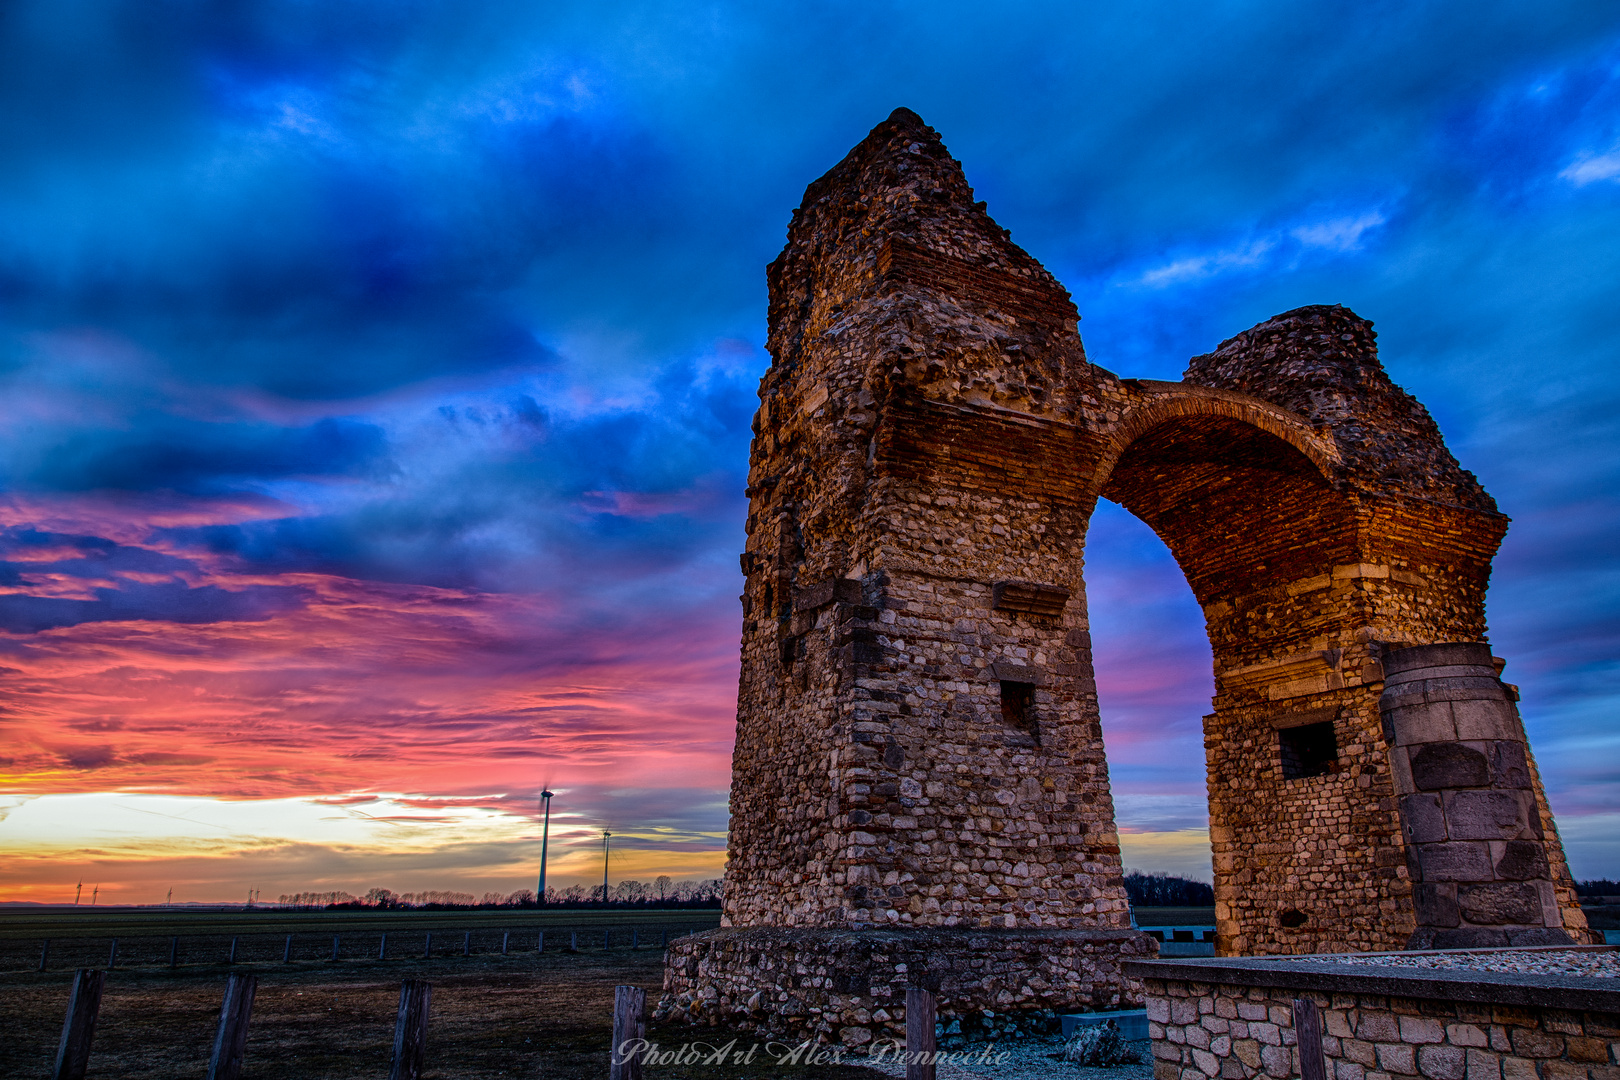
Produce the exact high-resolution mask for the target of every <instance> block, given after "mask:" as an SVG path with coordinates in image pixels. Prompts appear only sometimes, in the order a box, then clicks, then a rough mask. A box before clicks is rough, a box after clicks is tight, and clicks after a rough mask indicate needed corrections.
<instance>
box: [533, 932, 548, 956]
mask: <svg viewBox="0 0 1620 1080" xmlns="http://www.w3.org/2000/svg"><path fill="white" fill-rule="evenodd" d="M534 951H535V952H537V953H542V952H545V951H546V932H545V931H544V930H542V931H540V937H539V939H538V940H537V941H536V942H535V943H534Z"/></svg>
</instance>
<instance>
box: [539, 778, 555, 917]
mask: <svg viewBox="0 0 1620 1080" xmlns="http://www.w3.org/2000/svg"><path fill="white" fill-rule="evenodd" d="M540 799H541V802H542V804H543V805H544V806H545V810H546V823H545V824H544V825H543V826H541V828H540V895H539V896H537V897H535V899H536V900H538V901H539V902H540V903H542V904H544V903H545V902H546V844H547V843H548V842H549V841H550V840H551V792H550V791H549V790H546V789H541V791H540Z"/></svg>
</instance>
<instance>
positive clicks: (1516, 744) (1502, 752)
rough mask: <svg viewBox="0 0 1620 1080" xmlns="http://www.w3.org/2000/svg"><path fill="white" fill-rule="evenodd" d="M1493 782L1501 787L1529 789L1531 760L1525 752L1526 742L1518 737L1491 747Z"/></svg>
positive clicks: (1530, 785)
mask: <svg viewBox="0 0 1620 1080" xmlns="http://www.w3.org/2000/svg"><path fill="white" fill-rule="evenodd" d="M1491 784H1492V786H1494V787H1499V788H1519V789H1529V788H1531V787H1533V784H1532V783H1531V779H1530V762H1529V759H1528V758H1527V757H1526V755H1525V752H1524V743H1522V742H1520V741H1519V740H1517V739H1513V740H1508V741H1503V742H1499V743H1496V744H1495V745H1494V746H1492V747H1491Z"/></svg>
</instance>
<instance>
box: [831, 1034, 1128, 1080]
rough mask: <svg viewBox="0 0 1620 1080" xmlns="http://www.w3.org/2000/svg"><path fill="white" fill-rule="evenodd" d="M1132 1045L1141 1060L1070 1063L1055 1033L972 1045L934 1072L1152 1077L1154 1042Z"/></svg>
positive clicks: (967, 1079)
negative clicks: (1092, 1065) (1108, 1064)
mask: <svg viewBox="0 0 1620 1080" xmlns="http://www.w3.org/2000/svg"><path fill="white" fill-rule="evenodd" d="M1130 1045H1131V1047H1132V1048H1133V1049H1134V1050H1135V1051H1136V1053H1137V1056H1139V1057H1140V1058H1141V1059H1142V1061H1141V1063H1140V1064H1136V1065H1116V1066H1114V1067H1113V1068H1108V1069H1088V1068H1085V1067H1084V1066H1080V1065H1070V1064H1069V1063H1068V1062H1066V1061H1063V1060H1062V1058H1061V1053H1062V1050H1063V1040H1062V1039H1060V1038H1056V1037H1054V1038H1050V1039H1024V1040H1020V1041H1018V1042H1009V1043H998V1044H995V1045H994V1046H992V1047H984V1046H973V1047H971V1048H969V1049H968V1050H966V1051H962V1052H961V1053H962V1055H963V1057H962V1058H961V1059H958V1060H961V1061H963V1062H964V1063H963V1064H952V1063H948V1062H945V1061H941V1062H940V1063H939V1064H938V1066H937V1067H936V1070H935V1072H936V1077H937V1080H1152V1077H1153V1049H1152V1044H1151V1043H1149V1042H1148V1041H1147V1040H1146V1039H1143V1040H1140V1041H1138V1042H1132V1043H1131V1044H1130ZM986 1050H988V1051H989V1053H985V1051H986ZM947 1052H949V1051H947ZM986 1058H988V1059H989V1060H985V1059H986ZM844 1060H845V1061H846V1062H847V1063H849V1064H853V1065H860V1064H863V1062H862V1061H861V1059H860V1058H845V1059H844ZM865 1067H866V1068H868V1069H871V1070H873V1071H874V1072H880V1073H882V1074H884V1075H885V1076H900V1077H903V1076H905V1075H906V1070H905V1067H904V1066H903V1065H900V1064H897V1063H895V1062H892V1061H889V1062H877V1063H874V1064H868V1065H866V1066H865Z"/></svg>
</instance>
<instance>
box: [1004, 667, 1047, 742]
mask: <svg viewBox="0 0 1620 1080" xmlns="http://www.w3.org/2000/svg"><path fill="white" fill-rule="evenodd" d="M1001 719H1002V720H1004V721H1006V724H1007V726H1008V727H1010V728H1012V729H1013V730H1014V731H1018V732H1023V733H1024V734H1026V735H1028V736H1029V738H1030V740H1031V741H1032V742H1034V744H1035V745H1036V746H1039V745H1040V744H1041V729H1040V725H1039V724H1038V723H1036V720H1035V686H1034V684H1033V683H1027V682H1012V681H1011V680H1008V679H1003V680H1001Z"/></svg>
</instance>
